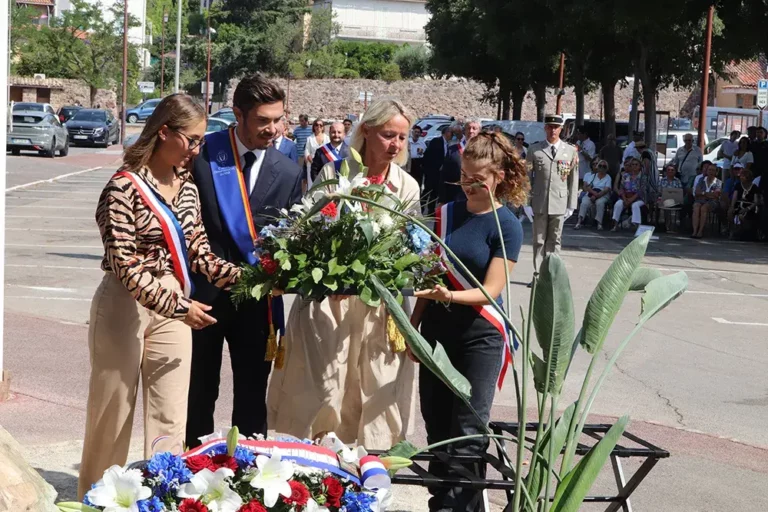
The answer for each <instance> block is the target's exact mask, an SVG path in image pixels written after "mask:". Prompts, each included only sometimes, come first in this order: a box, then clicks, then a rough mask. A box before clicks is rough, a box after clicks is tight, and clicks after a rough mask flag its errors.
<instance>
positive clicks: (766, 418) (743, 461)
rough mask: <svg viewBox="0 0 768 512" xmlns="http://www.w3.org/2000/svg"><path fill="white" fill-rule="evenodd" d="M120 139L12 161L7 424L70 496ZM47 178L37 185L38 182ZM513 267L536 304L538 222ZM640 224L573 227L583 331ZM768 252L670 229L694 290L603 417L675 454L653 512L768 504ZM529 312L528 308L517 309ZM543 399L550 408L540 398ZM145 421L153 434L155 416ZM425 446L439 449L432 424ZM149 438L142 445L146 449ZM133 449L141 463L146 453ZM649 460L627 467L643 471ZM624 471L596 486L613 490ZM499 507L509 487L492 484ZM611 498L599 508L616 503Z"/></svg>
mask: <svg viewBox="0 0 768 512" xmlns="http://www.w3.org/2000/svg"><path fill="white" fill-rule="evenodd" d="M119 158H120V149H119V146H115V147H112V148H109V149H107V150H103V149H80V148H76V149H75V148H73V150H72V151H71V153H70V156H68V157H65V158H56V159H46V158H42V157H37V156H21V157H14V156H10V155H8V156H7V160H6V162H7V165H8V185H7V187H8V189H7V192H6V198H7V211H6V219H7V220H6V230H7V231H6V249H5V262H6V268H5V272H6V283H5V284H6V288H5V294H6V295H5V296H6V310H5V360H6V370H10V371H11V372H12V373H13V381H12V392H13V398H12V399H11V400H10V401H9V402H6V403H3V404H0V424H1V425H3V426H4V427H5V428H6V429H8V430H9V431H10V432H11V434H12V435H14V436H15V437H16V438H17V439H18V440H19V441H20V442H21V443H22V445H24V446H25V449H26V450H27V455H28V457H29V459H30V460H31V461H32V463H33V464H34V465H35V466H36V467H38V468H39V469H40V470H41V471H42V472H43V474H44V476H45V477H46V478H47V479H48V480H49V481H51V482H52V483H53V484H54V485H55V486H56V487H57V489H58V490H59V491H60V493H61V494H62V497H63V498H71V497H72V494H73V492H74V487H73V482H74V480H75V476H74V475H76V470H77V464H78V463H79V455H80V449H81V446H82V433H83V425H84V421H85V400H86V395H87V379H88V372H89V363H88V351H87V346H86V333H87V325H86V324H87V320H88V311H89V307H90V300H91V296H92V294H93V292H94V290H95V288H96V286H97V285H98V283H99V280H100V278H101V271H100V270H99V263H100V259H101V254H102V248H101V243H100V239H99V235H98V230H97V228H96V225H95V221H94V218H93V216H94V211H95V207H96V201H97V198H98V195H99V192H100V191H101V189H102V187H103V185H104V183H105V182H106V180H107V179H108V178H109V176H111V175H112V173H113V172H114V171H115V169H116V168H117V165H118V162H119ZM29 184H32V185H29ZM525 230H526V245H525V246H524V247H523V251H522V254H521V257H520V262H519V263H518V265H517V267H516V268H515V271H514V272H513V275H512V281H513V283H512V284H511V287H512V288H511V289H512V295H513V303H514V304H513V305H512V306H513V307H512V308H511V311H513V312H517V311H518V306H522V307H523V308H524V309H527V302H528V293H529V291H528V289H527V288H525V283H527V282H528V281H529V280H530V275H531V271H532V265H531V248H530V224H527V223H526V224H525ZM631 236H632V234H631V233H630V232H629V231H625V232H620V233H606V232H596V231H592V230H589V229H586V230H580V231H574V230H573V229H572V228H570V227H566V231H565V236H564V251H563V258H564V260H565V262H566V267H567V269H568V272H569V275H570V279H571V288H572V291H573V294H574V299H575V309H576V318H577V323H579V324H580V322H581V318H582V315H583V311H584V308H585V306H586V302H587V300H588V299H589V295H590V294H591V291H592V289H593V288H594V286H595V284H596V283H597V281H598V279H599V278H600V276H601V275H602V274H603V272H604V271H605V270H606V269H607V268H608V266H609V265H610V262H611V260H612V259H613V258H614V257H615V255H616V254H618V252H619V251H620V250H621V248H622V247H624V246H625V245H626V244H627V243H629V241H630V240H631ZM766 263H768V251H767V250H766V246H765V245H758V244H749V243H738V242H729V241H726V240H724V239H707V238H705V239H703V240H691V239H688V238H685V237H675V236H666V235H662V236H661V237H660V239H659V240H657V241H653V242H651V244H650V247H649V251H648V255H647V257H646V259H645V265H646V266H649V267H653V268H658V269H660V270H662V271H663V272H665V273H668V272H676V271H680V270H684V271H686V272H687V274H688V277H689V280H690V285H689V291H688V292H687V293H686V294H685V295H683V296H682V297H681V298H680V299H678V300H677V301H676V302H674V303H673V304H672V305H671V306H670V307H669V308H667V309H666V310H665V311H663V312H662V313H660V314H659V315H658V316H657V317H656V318H654V319H653V320H651V321H650V322H649V323H648V324H647V326H646V327H645V328H644V329H643V331H642V332H641V333H640V334H639V335H638V336H637V337H636V338H635V339H634V340H633V341H632V343H631V344H630V345H629V347H628V348H627V349H626V351H625V352H624V354H623V355H622V356H621V358H620V359H619V363H618V366H617V367H616V368H615V370H614V371H613V372H612V373H611V375H610V376H609V378H608V379H607V380H606V382H605V385H604V386H603V389H602V392H601V394H600V395H599V397H598V399H597V401H596V402H595V405H594V408H593V412H594V413H595V417H594V418H592V419H591V421H593V422H596V423H598V422H612V421H615V418H616V417H618V416H621V415H623V414H629V415H630V417H631V423H630V426H629V429H628V430H629V431H630V432H632V433H635V434H636V435H639V436H640V437H642V438H645V439H647V440H648V441H650V442H652V443H654V444H656V445H658V446H660V447H662V448H664V449H666V450H669V451H670V453H671V457H670V458H669V459H665V460H662V461H661V462H659V464H658V465H657V466H656V467H655V468H654V469H653V470H652V471H651V473H650V475H649V476H648V477H647V478H646V479H645V481H644V482H643V483H642V484H641V485H640V487H639V488H638V489H637V491H636V492H635V494H634V495H633V499H632V503H633V506H634V510H637V511H640V512H642V511H725V510H728V511H731V510H733V511H765V510H768V498H767V497H766V496H765V492H764V489H765V483H766V482H768V433H767V432H768V431H767V430H766V424H768V380H766V367H768V366H767V365H768V344H766V339H767V338H768V317H766V314H765V312H766V311H768V308H767V307H766V306H768V265H766ZM639 312H640V296H639V295H633V296H630V297H629V298H628V299H627V301H626V302H625V304H624V307H623V309H622V311H621V313H620V314H619V316H618V317H617V319H616V322H615V324H614V326H613V328H612V330H611V333H610V335H609V338H608V342H607V343H606V350H607V351H608V352H607V355H606V360H607V358H608V357H609V356H610V353H611V351H612V350H613V349H614V348H615V347H616V346H617V345H618V343H619V342H620V341H621V340H622V339H623V337H624V336H625V335H626V334H627V333H629V331H630V330H631V329H632V328H633V326H634V323H635V321H636V319H637V316H638V314H639ZM513 317H519V315H517V314H514V315H513ZM588 361H589V360H588V356H587V354H586V353H584V352H581V351H580V352H579V353H577V356H576V359H575V361H574V364H573V367H572V369H571V374H570V376H569V379H568V381H567V382H566V386H565V391H564V393H563V397H562V399H561V404H563V407H564V406H565V405H567V404H568V403H570V402H572V401H573V400H575V399H576V396H577V394H578V390H579V386H580V383H581V379H582V377H583V375H584V372H585V369H586V366H587V364H588ZM230 374H231V371H230V370H229V368H228V365H227V363H226V360H225V363H224V368H223V371H222V389H221V393H220V397H221V398H220V400H219V407H218V410H217V412H216V419H217V425H221V426H226V425H229V419H228V418H229V416H230V414H231V406H230V404H231V393H232V391H231V389H232V388H231V378H230ZM529 403H535V400H534V399H533V398H531V401H529ZM492 417H493V419H495V420H503V421H515V418H516V413H515V396H514V387H513V386H512V385H511V381H509V383H508V384H507V385H505V387H504V389H503V390H502V391H501V392H500V393H497V396H496V399H495V402H494V410H493V414H492ZM136 418H137V421H136V424H135V426H134V433H135V439H136V440H140V436H141V425H140V423H139V421H138V420H139V418H141V414H138V411H137V415H136ZM412 439H413V441H414V442H415V443H416V444H417V445H418V444H423V443H424V442H425V435H424V431H423V424H422V423H421V422H419V424H418V425H417V428H416V431H415V432H414V434H413V438H412ZM135 446H136V447H140V442H137V443H136V444H135ZM132 457H136V458H138V457H140V453H139V451H136V450H134V451H132ZM636 467H637V463H636V462H634V461H628V462H625V470H626V471H627V472H628V473H630V474H631V472H632V471H633V470H634V469H636ZM611 485H613V474H612V472H611V470H610V466H609V467H607V468H605V470H604V471H603V473H602V475H601V477H600V479H599V481H598V484H597V487H596V489H595V491H597V492H601V493H602V492H606V493H607V492H609V491H610V486H611ZM397 496H398V499H397V500H396V504H395V507H394V508H395V509H398V510H414V511H421V510H426V504H425V501H424V500H425V495H424V493H423V491H422V490H421V489H401V488H398V489H397ZM491 502H492V503H493V508H494V510H500V509H501V506H500V505H499V504H500V503H501V502H502V496H501V495H500V494H498V493H491ZM602 509H604V507H599V506H596V505H590V506H585V507H584V510H602Z"/></svg>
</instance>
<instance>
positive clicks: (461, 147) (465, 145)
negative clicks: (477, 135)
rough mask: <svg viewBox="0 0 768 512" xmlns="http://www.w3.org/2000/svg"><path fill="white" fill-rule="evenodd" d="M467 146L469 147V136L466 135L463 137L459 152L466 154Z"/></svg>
mask: <svg viewBox="0 0 768 512" xmlns="http://www.w3.org/2000/svg"><path fill="white" fill-rule="evenodd" d="M466 147H467V138H466V137H462V138H461V141H460V142H459V154H460V155H463V154H464V148H466Z"/></svg>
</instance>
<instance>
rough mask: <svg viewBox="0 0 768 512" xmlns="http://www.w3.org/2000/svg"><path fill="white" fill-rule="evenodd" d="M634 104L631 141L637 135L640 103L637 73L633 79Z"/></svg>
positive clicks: (631, 118) (630, 127) (630, 114)
mask: <svg viewBox="0 0 768 512" xmlns="http://www.w3.org/2000/svg"><path fill="white" fill-rule="evenodd" d="M632 82H633V85H632V103H631V104H630V105H631V109H630V111H629V140H630V141H631V140H632V137H633V136H634V134H635V130H637V108H638V103H640V79H639V78H638V76H637V73H635V76H634V77H632Z"/></svg>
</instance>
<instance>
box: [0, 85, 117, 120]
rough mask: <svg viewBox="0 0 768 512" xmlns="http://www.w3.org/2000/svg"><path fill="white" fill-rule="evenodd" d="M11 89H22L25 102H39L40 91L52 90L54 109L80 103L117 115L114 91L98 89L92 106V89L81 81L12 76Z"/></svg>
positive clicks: (51, 101)
mask: <svg viewBox="0 0 768 512" xmlns="http://www.w3.org/2000/svg"><path fill="white" fill-rule="evenodd" d="M10 85H11V87H19V88H22V97H23V101H31V102H35V101H37V90H38V89H50V91H51V100H50V103H51V105H53V108H54V109H55V110H57V111H58V109H59V108H60V107H62V106H64V105H74V104H75V102H78V101H79V102H80V104H81V105H83V106H84V107H94V108H95V107H96V105H100V107H101V108H106V109H110V110H112V112H113V113H114V114H115V115H117V111H118V106H117V94H116V93H115V91H113V90H109V89H98V90H97V91H96V97H95V98H94V102H93V105H91V89H90V87H89V86H88V84H86V83H85V82H82V81H80V80H70V79H64V78H30V77H20V76H12V77H10Z"/></svg>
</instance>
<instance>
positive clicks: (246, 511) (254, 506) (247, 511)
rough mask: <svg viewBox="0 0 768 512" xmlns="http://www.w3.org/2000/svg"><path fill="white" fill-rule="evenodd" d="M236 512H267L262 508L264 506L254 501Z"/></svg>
mask: <svg viewBox="0 0 768 512" xmlns="http://www.w3.org/2000/svg"><path fill="white" fill-rule="evenodd" d="M237 512H267V509H266V508H264V505H262V504H261V503H259V502H258V501H256V500H251V501H249V502H248V503H246V504H245V505H243V506H242V507H240V508H239V509H238V510H237Z"/></svg>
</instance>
